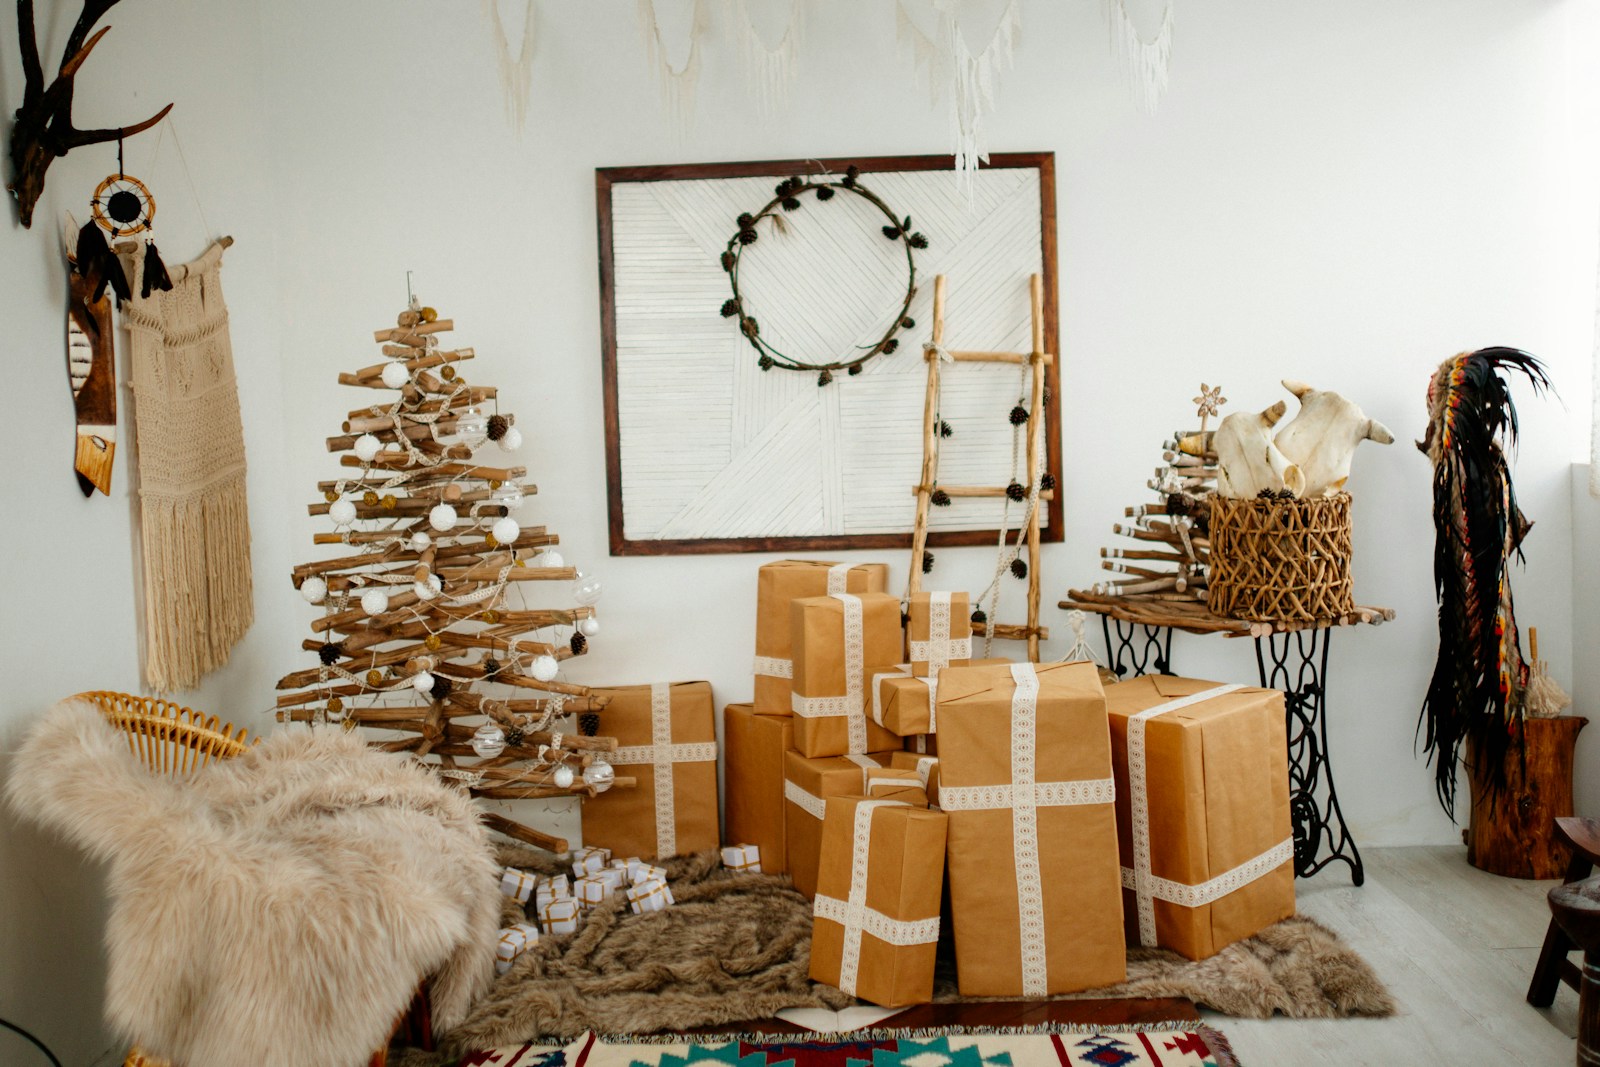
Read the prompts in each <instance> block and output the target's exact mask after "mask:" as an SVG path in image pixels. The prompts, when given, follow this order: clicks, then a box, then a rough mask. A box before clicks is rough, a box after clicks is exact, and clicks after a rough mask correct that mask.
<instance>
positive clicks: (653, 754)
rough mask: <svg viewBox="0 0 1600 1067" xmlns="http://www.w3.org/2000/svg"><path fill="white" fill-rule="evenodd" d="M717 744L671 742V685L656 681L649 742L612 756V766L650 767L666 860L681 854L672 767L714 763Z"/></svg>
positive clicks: (658, 839) (659, 838) (652, 689)
mask: <svg viewBox="0 0 1600 1067" xmlns="http://www.w3.org/2000/svg"><path fill="white" fill-rule="evenodd" d="M716 761H717V743H716V742H715V741H696V742H693V743H685V744H680V745H675V744H673V743H672V685H671V683H669V682H656V683H655V684H654V685H652V686H651V687H650V743H649V744H648V745H623V746H622V747H621V748H618V749H617V751H616V752H615V753H613V754H612V756H611V763H612V765H613V766H627V765H630V764H631V765H634V766H638V765H641V764H646V763H648V764H650V765H652V766H653V767H654V768H655V772H656V773H655V780H656V855H657V856H659V857H661V858H662V859H665V858H666V857H668V856H676V855H677V854H678V815H677V805H676V804H675V803H674V802H673V795H672V786H673V781H672V779H673V775H672V765H673V764H674V763H715V762H716Z"/></svg>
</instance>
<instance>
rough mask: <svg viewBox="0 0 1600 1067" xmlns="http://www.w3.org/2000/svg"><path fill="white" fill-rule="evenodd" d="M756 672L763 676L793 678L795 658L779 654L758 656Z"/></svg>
mask: <svg viewBox="0 0 1600 1067" xmlns="http://www.w3.org/2000/svg"><path fill="white" fill-rule="evenodd" d="M755 673H756V674H759V675H761V676H762V677H763V678H793V677H794V660H792V659H782V658H780V657H778V656H757V657H756V668H755Z"/></svg>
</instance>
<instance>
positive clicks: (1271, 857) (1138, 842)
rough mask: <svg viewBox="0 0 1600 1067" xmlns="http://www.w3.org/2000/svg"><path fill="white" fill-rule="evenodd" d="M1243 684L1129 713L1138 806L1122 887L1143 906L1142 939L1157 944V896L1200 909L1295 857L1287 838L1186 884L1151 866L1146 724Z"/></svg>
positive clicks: (1131, 774)
mask: <svg viewBox="0 0 1600 1067" xmlns="http://www.w3.org/2000/svg"><path fill="white" fill-rule="evenodd" d="M1243 688H1244V686H1242V685H1219V686H1214V687H1212V688H1211V689H1203V690H1201V691H1200V692H1198V693H1192V694H1190V695H1189V696H1186V697H1178V698H1177V699H1176V700H1169V701H1167V702H1166V703H1165V704H1157V705H1156V706H1155V707H1153V708H1146V709H1145V710H1144V711H1141V712H1139V713H1138V714H1137V715H1131V716H1129V718H1128V791H1129V793H1130V794H1131V797H1130V800H1131V801H1132V804H1131V807H1132V809H1133V867H1132V869H1129V868H1127V867H1124V868H1122V887H1123V888H1124V889H1131V890H1133V893H1134V898H1135V899H1136V900H1137V902H1138V907H1139V944H1141V945H1143V946H1145V947H1146V948H1154V947H1155V944H1156V901H1157V900H1165V901H1168V902H1169V903H1172V904H1177V905H1178V906H1180V907H1184V908H1198V907H1200V906H1201V905H1202V904H1210V903H1211V902H1212V901H1214V900H1219V899H1221V898H1222V897H1225V896H1227V895H1228V894H1229V893H1232V892H1233V891H1234V890H1235V889H1240V888H1243V887H1244V886H1247V885H1249V884H1250V883H1251V882H1253V881H1255V880H1256V879H1257V878H1260V877H1262V876H1263V875H1265V874H1267V873H1268V872H1270V871H1274V870H1276V869H1277V868H1278V867H1280V866H1282V865H1283V864H1284V862H1285V861H1287V860H1290V859H1292V858H1293V857H1294V840H1293V839H1292V838H1288V837H1286V838H1284V839H1283V840H1282V841H1280V842H1278V843H1277V844H1276V845H1273V846H1272V847H1271V848H1269V849H1267V850H1266V851H1265V852H1263V853H1261V854H1260V855H1258V856H1254V857H1252V858H1251V859H1248V860H1245V861H1244V862H1243V863H1241V864H1239V865H1238V866H1237V867H1234V868H1231V869H1230V870H1226V871H1223V872H1222V873H1221V874H1219V875H1217V876H1216V877H1215V878H1210V879H1207V880H1206V881H1204V882H1201V883H1200V884H1199V885H1184V884H1183V883H1182V882H1174V881H1172V880H1171V879H1167V878H1157V877H1156V876H1155V875H1154V874H1153V873H1152V872H1151V870H1150V781H1149V773H1148V770H1147V767H1146V762H1145V726H1146V725H1147V724H1148V723H1149V722H1150V720H1151V719H1154V718H1155V717H1156V716H1158V715H1165V714H1166V713H1167V712H1169V711H1177V710H1178V709H1180V708H1187V707H1190V706H1192V705H1195V704H1201V703H1204V702H1205V701H1207V700H1214V699H1215V698H1217V697H1220V696H1226V695H1227V694H1228V693H1232V692H1234V691H1236V690H1239V689H1243Z"/></svg>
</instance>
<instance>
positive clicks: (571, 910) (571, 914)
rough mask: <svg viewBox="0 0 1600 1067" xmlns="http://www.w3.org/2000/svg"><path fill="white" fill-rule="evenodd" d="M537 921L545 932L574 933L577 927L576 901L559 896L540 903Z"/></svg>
mask: <svg viewBox="0 0 1600 1067" xmlns="http://www.w3.org/2000/svg"><path fill="white" fill-rule="evenodd" d="M541 891H542V890H541ZM539 923H540V925H541V926H543V927H544V932H545V933H547V934H570V933H574V932H575V931H576V930H577V929H578V902H577V901H576V900H573V899H572V898H571V897H559V898H557V899H555V900H551V901H549V902H548V903H546V904H542V905H540V907H539Z"/></svg>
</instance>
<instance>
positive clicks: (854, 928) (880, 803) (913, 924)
mask: <svg viewBox="0 0 1600 1067" xmlns="http://www.w3.org/2000/svg"><path fill="white" fill-rule="evenodd" d="M904 806H905V805H904V804H903V803H902V802H901V801H898V800H863V801H861V802H860V803H859V804H857V805H856V814H855V824H854V826H853V827H852V833H853V841H852V843H851V849H850V891H849V894H848V899H846V900H840V899H839V898H838V897H829V896H824V895H823V894H821V893H818V894H817V898H816V901H815V902H814V903H813V905H812V914H813V915H815V916H816V917H817V918H819V919H828V920H831V921H832V922H836V923H838V924H839V925H840V926H843V927H844V946H843V949H842V950H841V953H840V959H839V988H840V990H842V991H843V992H844V993H845V994H847V995H849V996H852V997H853V996H855V995H856V978H857V977H858V975H859V974H860V970H861V935H862V934H863V933H868V934H871V935H872V936H873V937H875V938H877V939H878V940H879V941H885V942H887V943H889V944H891V945H899V946H908V945H931V944H933V943H934V942H936V941H938V940H939V917H938V916H937V915H935V916H934V917H933V918H931V919H915V920H911V919H896V918H895V917H894V916H892V915H885V914H884V913H883V912H881V911H878V910H876V909H874V908H869V907H867V860H868V859H869V857H870V855H871V845H872V813H873V812H874V811H876V810H878V809H879V808H882V807H904Z"/></svg>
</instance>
